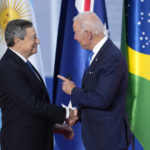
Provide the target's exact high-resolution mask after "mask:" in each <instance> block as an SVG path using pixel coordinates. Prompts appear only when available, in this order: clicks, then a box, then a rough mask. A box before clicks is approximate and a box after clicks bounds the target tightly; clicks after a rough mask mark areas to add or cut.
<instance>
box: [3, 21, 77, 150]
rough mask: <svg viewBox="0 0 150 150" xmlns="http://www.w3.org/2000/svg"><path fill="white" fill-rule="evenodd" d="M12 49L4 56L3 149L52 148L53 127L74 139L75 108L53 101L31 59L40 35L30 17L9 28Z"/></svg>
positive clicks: (7, 38)
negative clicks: (72, 123)
mask: <svg viewBox="0 0 150 150" xmlns="http://www.w3.org/2000/svg"><path fill="white" fill-rule="evenodd" d="M5 40H6V43H7V46H8V49H7V51H6V53H5V54H4V56H3V57H2V59H1V60H0V107H1V110H2V130H1V147H2V150H52V149H53V130H55V131H56V132H57V133H62V134H64V136H65V137H66V138H68V139H72V137H73V130H72V128H71V127H69V126H67V125H61V124H62V123H63V122H64V121H65V120H67V121H68V122H69V123H71V122H72V121H73V120H74V119H75V116H74V112H73V110H71V109H66V108H62V107H59V106H55V105H52V104H50V100H49V96H48V93H47V90H46V87H45V85H44V82H43V80H42V78H41V76H40V75H39V73H38V72H37V70H36V69H35V68H34V67H33V65H32V64H31V63H30V62H29V61H28V58H29V57H30V56H31V55H33V54H35V53H36V52H37V45H38V44H39V39H38V37H37V35H36V32H35V29H34V27H33V25H32V23H31V22H30V21H25V20H21V19H18V20H13V21H11V22H9V23H8V25H7V26H6V30H5Z"/></svg>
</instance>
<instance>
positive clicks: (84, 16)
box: [73, 11, 105, 35]
mask: <svg viewBox="0 0 150 150" xmlns="http://www.w3.org/2000/svg"><path fill="white" fill-rule="evenodd" d="M76 20H77V21H79V22H80V26H81V29H82V30H84V31H85V30H90V31H92V32H93V33H95V34H97V35H99V34H100V33H104V32H105V28H104V25H103V23H102V21H101V20H100V18H99V17H98V16H97V15H96V14H95V13H93V12H88V11H86V12H82V13H79V14H78V15H77V16H75V17H74V18H73V21H74V22H75V21H76Z"/></svg>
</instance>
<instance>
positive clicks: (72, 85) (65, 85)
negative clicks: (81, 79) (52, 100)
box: [57, 75, 76, 95]
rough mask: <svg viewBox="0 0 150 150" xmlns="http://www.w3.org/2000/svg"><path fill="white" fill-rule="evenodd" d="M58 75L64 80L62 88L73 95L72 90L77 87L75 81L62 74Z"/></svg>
mask: <svg viewBox="0 0 150 150" xmlns="http://www.w3.org/2000/svg"><path fill="white" fill-rule="evenodd" d="M57 77H58V78H59V79H61V80H62V81H63V83H62V90H63V91H64V92H65V93H66V94H68V95H71V92H72V90H73V89H74V88H75V87H76V85H75V83H74V82H72V81H70V80H68V79H67V78H65V77H63V76H61V75H57Z"/></svg>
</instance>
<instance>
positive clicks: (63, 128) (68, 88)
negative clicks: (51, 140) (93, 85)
mask: <svg viewBox="0 0 150 150" xmlns="http://www.w3.org/2000/svg"><path fill="white" fill-rule="evenodd" d="M57 77H58V78H59V79H61V80H62V81H63V83H62V90H63V91H64V92H65V93H66V94H69V95H71V92H72V90H73V89H74V88H75V87H76V85H75V83H74V82H72V81H70V80H68V79H67V78H65V77H63V76H61V75H58V76H57ZM64 107H65V108H66V109H69V116H68V117H67V119H66V120H65V121H66V124H63V125H61V124H55V126H54V133H56V134H62V135H64V137H65V139H67V140H71V139H72V138H73V137H74V131H73V128H72V126H73V125H75V124H76V123H77V122H78V120H79V117H78V110H77V109H72V108H68V107H66V106H64Z"/></svg>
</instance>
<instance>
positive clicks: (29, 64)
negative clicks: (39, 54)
mask: <svg viewBox="0 0 150 150" xmlns="http://www.w3.org/2000/svg"><path fill="white" fill-rule="evenodd" d="M26 63H27V65H28V67H29V68H30V69H31V71H32V72H33V73H34V74H35V75H36V76H37V78H38V79H39V80H40V77H39V76H38V74H37V73H36V71H35V70H34V68H33V67H32V65H31V63H30V62H29V61H28V60H27V62H26Z"/></svg>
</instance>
